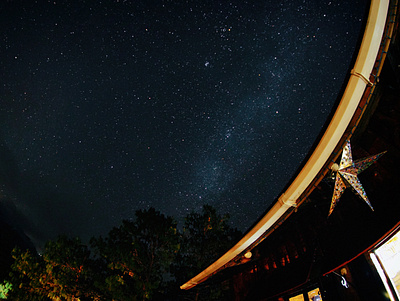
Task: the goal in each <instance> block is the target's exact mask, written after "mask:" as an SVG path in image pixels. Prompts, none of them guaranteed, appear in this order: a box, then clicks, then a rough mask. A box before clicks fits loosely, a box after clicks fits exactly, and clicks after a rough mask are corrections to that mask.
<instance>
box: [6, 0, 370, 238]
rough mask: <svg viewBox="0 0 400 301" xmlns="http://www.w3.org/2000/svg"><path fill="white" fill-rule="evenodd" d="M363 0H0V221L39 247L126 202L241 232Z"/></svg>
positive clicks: (340, 66) (318, 102)
mask: <svg viewBox="0 0 400 301" xmlns="http://www.w3.org/2000/svg"><path fill="white" fill-rule="evenodd" d="M367 2H368V1H353V0H345V1H344V0H340V1H320V0H313V1H276V0H268V1H259V0H258V1H239V0H238V1H214V0H213V1H207V0H205V1H190V0H189V1H167V0H164V1H122V0H120V1H111V0H110V1H62V2H60V1H17V0H15V1H2V2H1V4H0V118H1V119H0V188H1V190H0V216H1V217H2V218H3V219H6V220H8V221H9V222H12V223H14V224H16V225H18V226H19V227H21V228H22V229H23V230H24V231H25V232H26V233H27V234H28V235H29V236H30V237H31V238H32V240H33V241H34V242H35V243H36V244H37V245H38V246H40V245H41V244H43V242H44V241H45V240H47V239H49V238H54V237H55V236H56V235H58V234H60V233H62V232H65V233H68V234H70V235H79V236H80V237H82V238H83V239H84V240H85V239H88V238H89V237H91V236H93V235H100V234H106V233H107V232H108V231H109V230H110V229H111V227H113V226H118V225H119V224H120V222H121V220H122V219H129V218H132V217H133V216H134V212H135V210H137V209H146V208H148V207H150V206H152V207H155V208H156V209H157V210H160V211H161V212H163V213H165V214H168V215H172V216H174V217H175V218H176V220H177V221H179V222H181V221H182V218H183V217H184V216H186V214H187V213H189V212H190V211H192V210H195V211H198V210H200V209H201V207H202V205H203V204H206V203H207V204H210V205H212V206H214V207H216V208H217V209H218V210H219V211H220V212H221V213H230V215H231V222H232V224H233V225H234V226H236V227H238V228H239V229H240V230H246V229H247V228H248V227H249V226H251V225H252V224H253V223H254V222H255V220H256V219H257V218H259V217H260V215H261V214H262V213H263V212H264V211H265V210H266V209H267V208H268V206H269V205H270V204H271V203H272V202H273V201H274V199H275V198H276V197H278V195H279V193H280V192H281V191H282V189H283V188H284V186H285V185H286V184H287V182H288V181H289V180H290V178H291V177H292V176H293V174H294V172H295V171H296V169H297V168H298V167H299V165H300V164H301V162H302V160H303V159H304V158H305V156H306V154H307V153H308V151H309V149H310V147H311V145H312V144H313V143H314V141H315V139H316V138H317V135H318V134H319V132H320V130H321V128H322V126H323V124H324V123H325V121H326V118H327V116H328V115H329V114H330V112H331V109H332V108H333V105H334V104H335V101H336V98H337V97H338V93H339V92H340V89H341V87H342V85H343V83H344V80H345V77H346V75H347V73H348V72H349V67H350V62H351V59H352V56H353V54H354V51H355V50H356V49H355V48H356V44H357V41H358V39H359V36H360V31H361V29H362V24H363V21H364V17H365V11H366V7H367V5H368V3H367Z"/></svg>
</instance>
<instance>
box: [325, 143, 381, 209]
mask: <svg viewBox="0 0 400 301" xmlns="http://www.w3.org/2000/svg"><path fill="white" fill-rule="evenodd" d="M384 153H386V152H382V153H380V154H377V155H375V156H371V157H367V158H364V159H361V160H357V161H356V162H353V158H352V154H351V146H350V141H346V144H345V146H344V148H343V152H342V159H341V160H340V165H339V166H337V164H334V166H333V168H332V170H333V171H334V172H336V179H335V190H334V191H333V196H332V201H331V207H330V209H329V214H328V216H329V215H331V213H332V212H333V209H335V206H336V204H337V203H338V202H339V200H340V197H341V196H342V194H343V192H344V190H345V189H346V188H347V187H350V188H352V190H353V191H354V192H355V193H356V194H358V195H359V196H360V197H361V198H362V199H363V200H364V201H365V202H366V203H367V205H368V206H369V207H370V208H371V210H372V211H373V210H374V208H373V207H372V205H371V203H370V201H369V200H368V197H367V193H366V192H365V190H364V187H363V186H362V185H361V182H360V180H359V179H358V177H357V175H358V174H360V173H361V172H363V171H364V170H365V169H367V168H368V167H369V166H371V164H372V163H374V162H375V161H376V160H378V159H379V158H380V157H381V156H382V155H383V154H384Z"/></svg>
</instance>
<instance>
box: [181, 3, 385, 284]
mask: <svg viewBox="0 0 400 301" xmlns="http://www.w3.org/2000/svg"><path fill="white" fill-rule="evenodd" d="M389 2H390V1H389V0H372V1H371V6H370V10H369V15H368V20H367V24H366V28H365V31H364V36H363V40H362V43H361V46H360V50H359V52H358V56H357V60H356V62H355V64H354V68H353V70H352V71H351V75H350V79H349V81H348V84H347V86H346V89H345V91H344V94H343V97H342V99H341V101H340V103H339V106H338V107H337V109H336V112H335V114H334V116H333V118H332V120H331V122H330V124H329V125H328V128H327V129H326V131H325V133H324V135H323V136H322V138H321V140H320V141H319V143H318V145H317V146H316V148H315V150H314V152H313V153H312V155H311V156H310V158H309V160H308V161H307V163H306V164H305V165H304V167H303V169H302V170H301V171H300V172H299V174H298V175H297V177H296V178H295V179H294V180H293V182H292V183H291V185H290V186H289V187H288V189H287V190H286V191H285V192H284V193H282V195H281V196H280V197H279V198H278V202H276V203H275V204H274V205H273V206H272V208H271V209H270V210H269V211H268V212H267V213H266V215H265V216H264V217H263V218H262V219H261V220H260V221H259V222H258V223H257V224H256V225H255V226H254V227H253V228H252V229H251V230H250V231H249V232H248V233H247V234H246V235H245V236H244V237H243V238H242V239H241V240H240V241H239V242H238V243H237V244H236V245H235V246H233V247H232V248H231V249H230V250H229V251H228V252H226V253H225V254H224V255H222V256H221V257H220V258H219V259H218V260H217V261H215V262H214V263H213V264H211V265H210V266H209V267H208V268H206V269H205V270H203V271H202V272H201V273H199V274H198V275H197V276H195V277H193V278H192V279H190V280H189V281H187V282H186V283H185V284H183V285H182V286H181V287H180V288H181V289H184V290H188V289H190V288H192V287H194V286H196V285H197V284H199V283H201V282H203V281H205V280H207V279H208V278H209V277H210V276H212V275H213V274H215V273H216V272H217V271H218V270H220V269H221V268H223V267H224V266H225V265H226V264H228V263H229V262H230V261H231V260H233V259H234V258H236V257H237V256H239V255H240V254H241V253H243V252H244V251H247V250H248V248H249V247H250V246H251V245H252V244H253V243H254V242H256V241H257V239H259V238H260V237H261V236H262V235H263V234H264V233H265V232H266V231H267V230H268V229H270V228H271V227H272V226H273V225H274V224H275V223H276V222H277V221H278V220H279V218H281V216H282V215H283V214H285V212H286V211H287V210H288V209H289V208H291V207H292V206H293V207H295V206H296V205H297V203H296V202H297V199H298V198H299V197H300V195H301V194H302V193H303V191H304V190H305V189H306V188H307V187H308V186H309V185H310V183H311V182H312V180H313V179H314V178H315V177H316V176H317V174H318V173H319V171H320V170H321V168H322V167H323V166H324V164H325V162H326V161H327V160H328V158H329V156H330V155H331V153H332V152H333V151H334V149H335V147H336V145H337V144H338V143H339V141H340V139H341V138H342V136H343V134H344V133H345V130H346V128H347V126H348V124H349V123H350V121H351V119H352V117H353V115H354V113H355V111H356V109H357V106H358V104H359V102H360V99H361V98H362V96H363V94H364V91H365V88H366V86H367V85H368V84H369V80H365V79H368V78H369V77H370V74H371V72H372V69H373V67H374V64H375V61H376V58H377V55H378V52H379V47H380V44H381V40H382V36H383V32H384V28H385V22H386V17H387V13H388V7H389Z"/></svg>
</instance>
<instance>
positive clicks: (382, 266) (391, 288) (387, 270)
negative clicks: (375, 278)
mask: <svg viewBox="0 0 400 301" xmlns="http://www.w3.org/2000/svg"><path fill="white" fill-rule="evenodd" d="M370 255H371V259H372V262H373V263H374V265H375V267H376V269H377V271H378V273H379V275H380V276H381V278H382V281H383V283H384V285H385V287H386V290H387V292H388V295H389V298H390V299H391V300H398V299H400V231H397V233H396V234H395V235H394V236H393V237H392V238H390V239H389V240H388V241H387V242H385V243H384V244H383V245H381V246H380V247H378V248H376V249H375V250H374V251H373V253H371V254H370ZM395 296H397V299H396V298H395Z"/></svg>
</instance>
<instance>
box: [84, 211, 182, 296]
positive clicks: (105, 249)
mask: <svg viewBox="0 0 400 301" xmlns="http://www.w3.org/2000/svg"><path fill="white" fill-rule="evenodd" d="M135 215H136V219H135V220H134V221H126V220H125V221H123V223H122V226H120V227H118V228H114V229H112V230H111V231H110V232H109V234H108V236H107V237H106V238H104V239H103V238H98V239H92V241H91V243H92V245H93V246H94V247H95V248H96V249H97V252H98V254H99V255H100V256H101V257H102V258H103V260H104V261H105V262H106V264H107V266H108V268H109V270H110V271H109V275H108V277H107V279H106V283H107V285H108V291H109V293H110V294H111V295H112V297H113V298H115V299H116V300H132V298H133V296H134V297H135V300H146V299H151V298H152V297H153V295H154V294H155V293H156V292H157V290H159V289H160V288H161V287H162V284H163V276H165V275H166V273H168V272H169V267H170V265H171V263H172V261H173V260H174V258H175V255H176V252H177V251H178V249H179V242H178V235H177V230H176V223H175V222H174V220H173V219H172V218H171V217H166V216H164V215H163V214H161V213H160V212H158V211H156V210H155V209H154V208H150V209H149V210H138V211H136V214H135Z"/></svg>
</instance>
